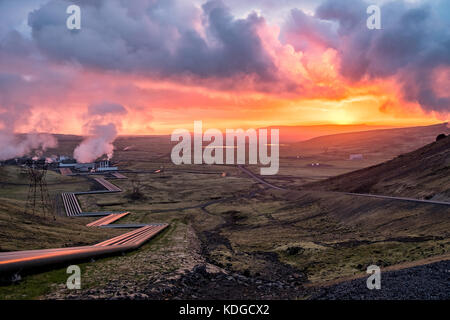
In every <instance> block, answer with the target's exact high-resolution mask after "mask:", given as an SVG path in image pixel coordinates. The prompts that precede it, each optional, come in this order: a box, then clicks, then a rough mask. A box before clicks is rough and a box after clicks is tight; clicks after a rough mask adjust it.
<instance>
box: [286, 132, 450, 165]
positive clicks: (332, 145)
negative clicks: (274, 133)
mask: <svg viewBox="0 0 450 320" xmlns="http://www.w3.org/2000/svg"><path fill="white" fill-rule="evenodd" d="M440 133H447V134H448V133H450V128H449V127H448V124H447V123H442V124H437V125H432V126H420V127H408V128H397V129H382V130H370V131H360V132H350V133H341V134H333V135H328V136H322V137H317V138H313V139H310V140H307V141H302V142H298V143H293V144H290V145H289V148H286V150H285V153H281V154H282V155H283V156H286V155H303V156H309V155H321V156H324V157H328V158H335V159H336V158H339V159H348V158H349V155H350V154H362V155H363V156H364V158H367V159H384V160H389V159H392V158H393V157H395V156H398V155H400V154H403V153H407V152H411V151H413V150H416V149H418V148H420V147H422V146H424V145H426V144H429V143H431V142H433V141H434V140H435V138H436V136H437V135H438V134H440Z"/></svg>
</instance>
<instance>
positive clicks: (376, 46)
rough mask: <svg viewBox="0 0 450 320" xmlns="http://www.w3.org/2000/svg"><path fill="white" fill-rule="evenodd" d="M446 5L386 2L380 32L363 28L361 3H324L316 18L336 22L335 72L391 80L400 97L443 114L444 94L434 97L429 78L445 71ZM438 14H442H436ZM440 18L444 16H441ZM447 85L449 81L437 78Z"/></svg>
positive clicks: (447, 105)
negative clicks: (395, 82)
mask: <svg viewBox="0 0 450 320" xmlns="http://www.w3.org/2000/svg"><path fill="white" fill-rule="evenodd" d="M445 6H446V7H447V9H448V2H444V1H435V2H419V3H407V2H404V1H395V2H387V3H386V4H385V5H383V6H381V13H382V16H381V17H382V30H377V31H373V30H369V29H367V28H366V27H365V25H366V15H364V13H365V10H366V8H367V3H366V2H364V1H362V0H352V1H345V2H344V3H341V2H340V1H332V0H327V1H325V2H324V3H323V4H322V5H321V6H320V7H319V8H318V9H317V11H316V16H317V18H320V19H323V20H329V21H334V22H336V23H338V26H339V28H338V32H337V37H339V42H338V43H339V46H338V49H339V52H340V55H341V66H340V68H341V72H342V74H343V75H344V76H346V77H347V78H349V79H351V80H353V81H358V80H361V79H363V78H364V77H367V78H369V79H376V78H389V77H396V78H397V80H398V81H399V83H400V84H401V86H402V89H403V96H404V98H406V99H407V100H409V101H413V102H418V103H420V105H421V106H422V107H423V108H424V109H425V110H429V111H438V112H449V111H450V96H449V95H448V92H447V94H446V96H439V95H438V94H436V92H435V91H434V88H436V87H438V86H439V85H440V84H439V83H436V82H435V79H434V78H433V74H434V72H435V71H437V70H439V69H445V68H447V69H448V68H450V32H449V30H450V12H449V11H448V10H445V8H444V7H445ZM443 14H444V16H442V15H443ZM445 15H446V16H445ZM442 80H443V81H446V83H447V86H448V84H449V81H450V80H449V78H447V79H446V80H445V79H442Z"/></svg>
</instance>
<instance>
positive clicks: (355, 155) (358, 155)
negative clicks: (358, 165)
mask: <svg viewBox="0 0 450 320" xmlns="http://www.w3.org/2000/svg"><path fill="white" fill-rule="evenodd" d="M348 159H349V160H362V159H364V157H363V155H362V154H360V153H359V154H351V155H350V157H349V158H348Z"/></svg>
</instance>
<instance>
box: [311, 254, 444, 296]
mask: <svg viewBox="0 0 450 320" xmlns="http://www.w3.org/2000/svg"><path fill="white" fill-rule="evenodd" d="M312 299H318V300H448V299H450V260H447V261H441V262H435V263H432V264H427V265H423V266H417V267H412V268H407V269H403V270H398V271H389V272H385V273H383V272H382V273H381V289H380V290H375V289H374V290H369V289H367V286H366V278H361V279H357V280H352V281H348V282H343V283H340V284H336V285H333V286H330V287H327V288H322V289H320V290H319V291H318V292H316V293H315V294H313V295H312Z"/></svg>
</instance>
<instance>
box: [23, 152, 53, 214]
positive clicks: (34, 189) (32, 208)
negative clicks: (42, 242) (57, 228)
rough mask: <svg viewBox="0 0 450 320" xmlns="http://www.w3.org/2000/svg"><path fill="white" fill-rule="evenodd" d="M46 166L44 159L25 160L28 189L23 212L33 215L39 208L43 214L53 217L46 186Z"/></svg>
mask: <svg viewBox="0 0 450 320" xmlns="http://www.w3.org/2000/svg"><path fill="white" fill-rule="evenodd" d="M47 167H48V164H47V163H46V162H45V160H37V161H31V160H29V161H27V164H26V168H27V169H28V178H29V189H28V197H27V203H26V205H25V213H27V212H30V213H31V214H33V215H34V214H36V213H37V212H38V210H40V211H41V212H42V214H43V215H44V216H47V215H48V216H53V218H55V210H54V208H53V204H52V202H51V201H50V197H49V194H48V188H47V180H46V175H47Z"/></svg>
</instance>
